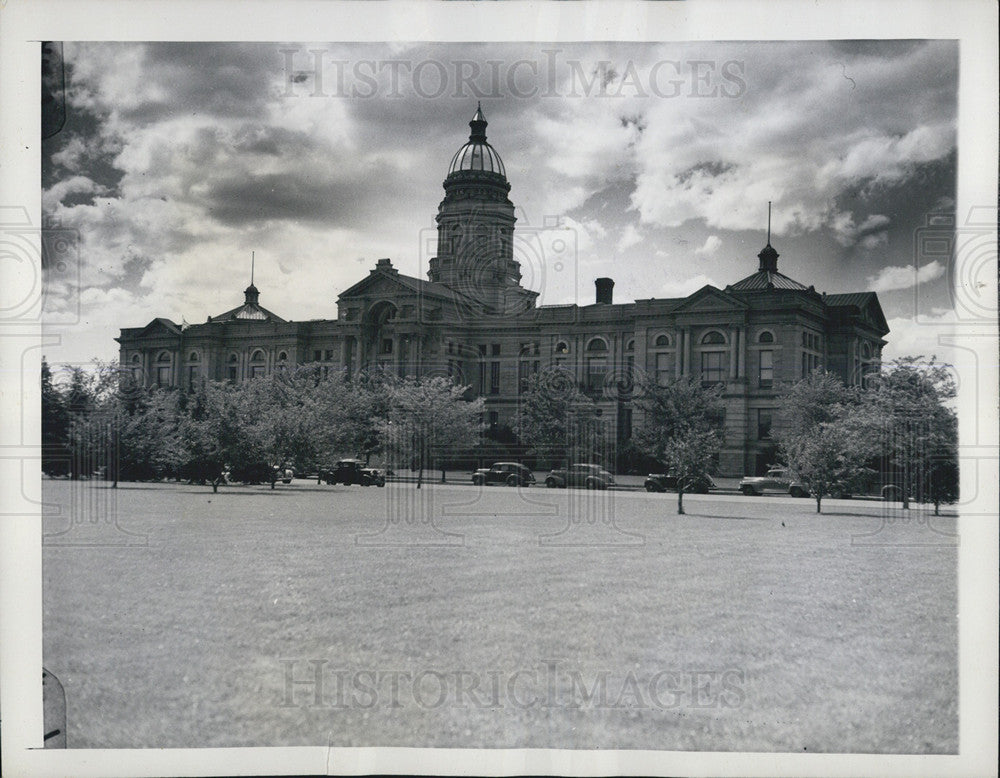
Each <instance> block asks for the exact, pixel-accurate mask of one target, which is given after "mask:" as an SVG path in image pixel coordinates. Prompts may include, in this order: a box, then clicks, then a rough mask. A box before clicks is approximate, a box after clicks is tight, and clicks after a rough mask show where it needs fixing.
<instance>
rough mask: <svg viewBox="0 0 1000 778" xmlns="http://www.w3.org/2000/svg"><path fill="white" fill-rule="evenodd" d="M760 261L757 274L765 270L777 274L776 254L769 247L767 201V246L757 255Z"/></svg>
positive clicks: (769, 216)
mask: <svg viewBox="0 0 1000 778" xmlns="http://www.w3.org/2000/svg"><path fill="white" fill-rule="evenodd" d="M757 259H759V260H760V267H759V268H758V272H760V271H762V270H766V271H768V272H770V273H777V272H778V252H777V251H775V250H774V247H773V246H771V201H770V200H768V201H767V245H766V246H764V248H762V249H761V251H760V253H759V254H758V255H757Z"/></svg>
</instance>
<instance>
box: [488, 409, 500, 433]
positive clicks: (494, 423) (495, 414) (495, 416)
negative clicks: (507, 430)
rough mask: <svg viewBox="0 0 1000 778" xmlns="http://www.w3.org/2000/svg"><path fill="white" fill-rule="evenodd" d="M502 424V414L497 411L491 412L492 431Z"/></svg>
mask: <svg viewBox="0 0 1000 778" xmlns="http://www.w3.org/2000/svg"><path fill="white" fill-rule="evenodd" d="M499 423H500V414H499V413H498V412H497V411H490V429H494V430H495V429H496V428H497V425H498V424H499Z"/></svg>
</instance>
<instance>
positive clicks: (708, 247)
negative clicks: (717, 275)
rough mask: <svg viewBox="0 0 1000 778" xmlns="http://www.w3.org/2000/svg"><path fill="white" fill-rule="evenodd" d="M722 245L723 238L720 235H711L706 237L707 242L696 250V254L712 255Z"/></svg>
mask: <svg viewBox="0 0 1000 778" xmlns="http://www.w3.org/2000/svg"><path fill="white" fill-rule="evenodd" d="M721 245H722V239H721V238H720V237H719V236H718V235H709V236H708V237H707V238H705V242H704V243H703V244H702V245H701V246H699V247H698V248H696V249H695V250H694V253H695V254H700V255H701V256H703V257H710V256H712V255H713V254H714V253H715V252H716V251H718V250H719V247H720V246H721Z"/></svg>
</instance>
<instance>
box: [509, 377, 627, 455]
mask: <svg viewBox="0 0 1000 778" xmlns="http://www.w3.org/2000/svg"><path fill="white" fill-rule="evenodd" d="M514 429H515V431H516V433H517V436H518V437H519V438H520V439H521V441H522V442H524V443H525V444H527V445H528V446H529V452H530V453H531V454H533V455H535V456H537V457H540V458H544V459H548V460H550V461H551V462H552V463H553V464H555V463H556V462H559V461H563V462H565V463H566V465H567V466H569V465H570V464H572V463H573V462H575V461H580V460H581V459H584V460H589V459H591V458H592V457H593V454H594V452H593V441H594V439H595V438H596V437H597V436H598V434H599V433H600V432H601V430H600V424H599V422H598V418H597V407H596V406H595V405H594V401H593V400H591V399H590V398H589V397H587V395H585V394H584V393H583V392H581V391H580V390H579V388H578V387H577V385H576V381H575V380H574V378H573V375H572V374H571V373H570V372H569V371H567V370H566V369H564V368H561V367H551V368H549V369H548V370H544V371H542V372H540V373H537V374H536V375H532V376H530V377H529V378H528V380H527V384H526V386H525V390H524V392H522V394H521V397H520V403H519V405H518V409H517V413H516V415H515V419H514ZM608 464H609V465H612V466H613V463H608Z"/></svg>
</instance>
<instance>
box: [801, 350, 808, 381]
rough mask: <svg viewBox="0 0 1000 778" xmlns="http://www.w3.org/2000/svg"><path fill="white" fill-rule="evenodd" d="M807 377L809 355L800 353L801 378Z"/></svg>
mask: <svg viewBox="0 0 1000 778" xmlns="http://www.w3.org/2000/svg"><path fill="white" fill-rule="evenodd" d="M807 375H809V355H808V354H807V353H806V352H804V351H803V352H802V377H803V378H805V377H806V376H807Z"/></svg>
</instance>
